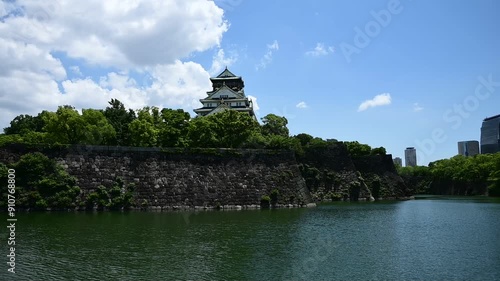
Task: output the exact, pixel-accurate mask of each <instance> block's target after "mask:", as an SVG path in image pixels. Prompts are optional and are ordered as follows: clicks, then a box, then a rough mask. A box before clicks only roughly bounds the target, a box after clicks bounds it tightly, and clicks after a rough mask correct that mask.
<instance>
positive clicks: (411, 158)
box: [405, 147, 417, 167]
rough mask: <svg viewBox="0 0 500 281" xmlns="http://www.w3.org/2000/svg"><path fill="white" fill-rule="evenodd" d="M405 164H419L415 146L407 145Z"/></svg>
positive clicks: (413, 165) (412, 165) (408, 165)
mask: <svg viewBox="0 0 500 281" xmlns="http://www.w3.org/2000/svg"><path fill="white" fill-rule="evenodd" d="M405 165H406V167H415V166H417V150H415V148H414V147H407V148H406V149H405Z"/></svg>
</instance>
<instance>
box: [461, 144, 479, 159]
mask: <svg viewBox="0 0 500 281" xmlns="http://www.w3.org/2000/svg"><path fill="white" fill-rule="evenodd" d="M458 154H460V155H463V156H474V155H476V154H479V142H478V141H459V142H458Z"/></svg>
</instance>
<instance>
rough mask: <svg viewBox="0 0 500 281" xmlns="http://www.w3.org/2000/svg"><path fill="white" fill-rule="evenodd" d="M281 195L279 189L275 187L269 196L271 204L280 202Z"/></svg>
mask: <svg viewBox="0 0 500 281" xmlns="http://www.w3.org/2000/svg"><path fill="white" fill-rule="evenodd" d="M279 195H280V192H279V190H277V189H274V190H273V191H271V196H269V199H270V200H271V204H272V205H273V206H274V205H276V203H278V197H279Z"/></svg>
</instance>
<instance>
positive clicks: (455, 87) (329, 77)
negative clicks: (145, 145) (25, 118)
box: [0, 0, 500, 165]
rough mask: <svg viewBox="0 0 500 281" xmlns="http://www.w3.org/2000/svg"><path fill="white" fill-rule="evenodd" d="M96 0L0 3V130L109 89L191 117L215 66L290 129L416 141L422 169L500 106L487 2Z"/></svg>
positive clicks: (101, 100)
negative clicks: (237, 77)
mask: <svg viewBox="0 0 500 281" xmlns="http://www.w3.org/2000/svg"><path fill="white" fill-rule="evenodd" d="M47 2H49V1H47ZM101 2H102V1H87V2H85V3H79V2H73V3H66V2H65V1H62V0H61V1H57V0H56V1H54V2H49V3H35V4H34V3H32V2H31V1H26V2H24V1H4V2H1V3H2V4H0V59H2V61H3V62H4V63H3V64H2V65H0V107H1V109H2V111H3V112H4V114H3V116H2V118H1V119H0V122H1V125H2V127H6V126H7V125H8V122H9V121H10V120H11V119H12V118H13V117H15V116H16V115H18V114H36V113H38V112H40V111H41V110H43V109H49V110H54V109H55V108H57V105H61V104H72V105H75V106H76V107H77V108H88V107H94V108H104V107H105V106H106V102H107V101H108V100H110V99H111V98H118V99H120V100H122V101H123V102H124V103H125V104H126V105H127V106H129V107H132V108H140V107H142V106H145V105H155V106H159V107H172V108H184V109H186V110H189V111H190V112H191V113H192V109H193V108H196V107H198V106H199V105H200V104H199V102H198V99H199V98H202V97H204V96H205V92H206V91H208V90H209V89H210V82H209V80H208V77H210V76H214V75H216V74H218V72H220V71H222V69H223V68H224V66H228V67H229V69H230V70H231V71H232V72H233V73H235V74H237V75H240V76H242V77H243V79H244V80H245V85H246V87H245V92H246V94H247V95H249V96H251V97H253V98H254V99H256V103H257V104H258V107H259V110H258V113H257V114H258V116H259V117H263V116H265V115H266V114H268V113H274V114H277V115H281V116H285V117H286V118H287V119H288V121H289V128H290V132H291V134H298V133H308V134H311V135H314V136H319V137H322V138H335V139H338V140H358V141H360V142H362V143H367V144H369V145H371V146H374V147H378V146H384V147H386V149H387V151H388V152H389V153H391V154H393V156H394V157H396V156H398V157H402V158H404V157H403V156H404V149H405V148H406V147H408V146H414V147H416V148H417V153H418V154H417V157H418V163H419V164H423V165H426V164H427V163H428V162H430V161H434V160H437V159H442V158H449V157H452V156H454V155H456V154H457V142H458V141H462V140H479V138H480V127H481V122H482V119H484V118H485V117H488V116H492V115H496V114H500V106H499V105H500V68H499V66H500V56H499V53H498V50H500V18H499V17H498V13H499V12H500V3H499V2H497V1H493V0H481V1H451V0H441V1H424V0H420V1H416V0H414V1H411V0H400V1H394V0H391V1H385V0H384V1H379V0H373V1H326V0H324V1H319V0H316V1H301V2H299V1H296V2H290V1H277V0H271V1H260V0H252V1H250V0H216V1H215V2H212V1H206V0H192V1H177V0H169V1H129V2H120V1H106V3H104V4H103V3H101ZM291 3H293V4H291ZM192 114H193V113H192ZM193 115H194V114H193Z"/></svg>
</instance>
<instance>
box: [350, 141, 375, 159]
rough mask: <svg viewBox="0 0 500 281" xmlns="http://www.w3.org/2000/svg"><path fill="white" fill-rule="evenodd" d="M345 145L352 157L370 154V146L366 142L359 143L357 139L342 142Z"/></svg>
mask: <svg viewBox="0 0 500 281" xmlns="http://www.w3.org/2000/svg"><path fill="white" fill-rule="evenodd" d="M344 143H345V144H346V146H347V150H348V151H349V154H350V155H351V156H352V157H358V156H366V155H370V153H371V151H372V148H371V147H370V146H369V145H367V144H361V143H359V142H357V141H347V142H344Z"/></svg>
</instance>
